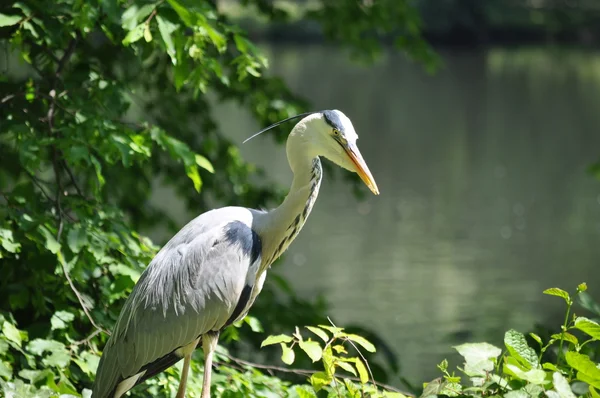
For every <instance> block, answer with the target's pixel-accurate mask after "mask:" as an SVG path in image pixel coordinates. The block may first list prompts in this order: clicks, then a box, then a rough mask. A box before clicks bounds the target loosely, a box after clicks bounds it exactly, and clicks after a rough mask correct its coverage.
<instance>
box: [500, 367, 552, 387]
mask: <svg viewBox="0 0 600 398" xmlns="http://www.w3.org/2000/svg"><path fill="white" fill-rule="evenodd" d="M504 367H505V371H507V372H510V373H512V374H513V375H515V376H516V377H518V378H519V379H521V380H525V381H528V382H530V383H533V384H544V382H545V379H546V372H544V371H543V370H542V369H530V370H527V371H523V370H521V368H519V367H518V366H515V365H512V364H506V365H505V366H504Z"/></svg>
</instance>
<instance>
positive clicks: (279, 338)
mask: <svg viewBox="0 0 600 398" xmlns="http://www.w3.org/2000/svg"><path fill="white" fill-rule="evenodd" d="M292 340H293V338H292V337H291V336H287V335H285V334H279V335H276V336H269V337H267V338H266V339H265V340H264V341H263V342H262V344H261V345H260V346H261V347H264V346H268V345H272V344H279V343H290V342H291V341H292Z"/></svg>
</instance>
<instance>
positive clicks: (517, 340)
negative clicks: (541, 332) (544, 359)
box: [504, 329, 539, 369]
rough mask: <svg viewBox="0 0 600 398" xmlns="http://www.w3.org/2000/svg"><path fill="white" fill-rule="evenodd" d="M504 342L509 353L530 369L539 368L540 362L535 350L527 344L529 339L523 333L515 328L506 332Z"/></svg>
mask: <svg viewBox="0 0 600 398" xmlns="http://www.w3.org/2000/svg"><path fill="white" fill-rule="evenodd" d="M504 344H505V345H506V348H507V349H508V351H509V353H510V354H511V355H512V356H513V357H515V358H516V359H517V360H518V361H519V362H520V363H522V364H523V365H525V366H526V367H527V368H528V369H531V368H534V369H535V368H538V367H539V362H538V357H537V354H536V352H535V350H534V349H533V348H531V347H529V346H528V345H527V340H525V336H524V335H523V333H520V332H517V331H516V330H514V329H511V330H509V331H507V332H506V333H505V334H504Z"/></svg>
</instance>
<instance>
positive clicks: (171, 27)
mask: <svg viewBox="0 0 600 398" xmlns="http://www.w3.org/2000/svg"><path fill="white" fill-rule="evenodd" d="M156 21H157V22H158V31H159V32H160V37H162V39H163V43H165V47H166V48H167V54H169V56H170V57H171V62H172V63H173V65H175V64H176V63H177V56H176V53H175V45H174V44H173V38H172V37H171V33H173V32H174V31H175V29H177V27H178V25H175V24H172V23H171V22H169V21H167V20H165V19H163V18H162V17H161V16H160V15H157V16H156Z"/></svg>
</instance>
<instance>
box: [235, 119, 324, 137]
mask: <svg viewBox="0 0 600 398" xmlns="http://www.w3.org/2000/svg"><path fill="white" fill-rule="evenodd" d="M313 113H316V112H306V113H301V114H299V115H296V116H290V117H288V118H287V119H283V120H280V121H278V122H277V123H273V124H272V125H270V126H269V127H265V128H264V129H262V130H260V131H259V132H258V133H256V134H254V135H253V136H251V137H249V138H246V139H245V140H244V142H242V144H245V143H246V142H248V141H250V140H251V139H252V138H254V137H256V136H257V135H259V134H262V133H264V132H265V131H269V130H271V129H272V128H274V127H277V126H279V125H280V124H283V123H285V122H289V121H290V120H294V119H298V118H301V117H304V116H308V115H312V114H313Z"/></svg>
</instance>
